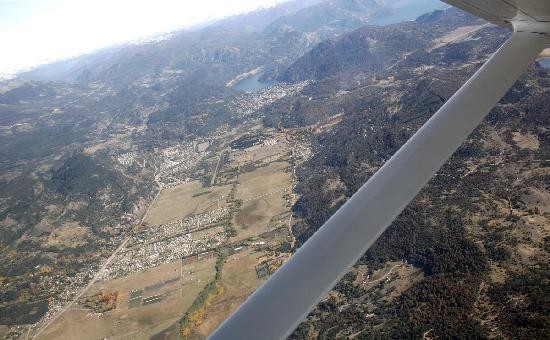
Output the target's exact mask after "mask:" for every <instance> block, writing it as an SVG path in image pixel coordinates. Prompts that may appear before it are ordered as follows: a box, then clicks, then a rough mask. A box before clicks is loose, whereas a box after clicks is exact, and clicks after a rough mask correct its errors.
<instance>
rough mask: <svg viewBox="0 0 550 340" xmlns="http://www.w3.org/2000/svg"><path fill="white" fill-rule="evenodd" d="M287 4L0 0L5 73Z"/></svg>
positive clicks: (0, 69)
mask: <svg viewBox="0 0 550 340" xmlns="http://www.w3.org/2000/svg"><path fill="white" fill-rule="evenodd" d="M282 1H283V0H231V1H228V0H199V1H191V0H0V50H2V52H1V53H0V74H1V73H6V72H11V71H13V70H17V69H22V68H26V67H30V66H34V65H37V64H39V63H43V62H44V61H46V60H49V61H52V60H56V59H59V58H66V57H70V56H74V55H78V54H81V53H85V52H89V51H91V50H94V49H97V48H101V47H105V46H109V45H113V44H117V43H122V42H125V41H129V40H133V39H138V38H141V37H144V36H150V35H154V34H158V33H163V32H167V31H171V30H175V29H177V28H182V27H185V26H191V25H194V24H197V23H200V22H203V21H205V20H208V19H214V18H220V17H224V16H229V15H234V14H238V13H243V12H246V11H250V10H253V9H255V8H258V7H260V6H270V5H273V4H275V3H280V2H282ZM2 13H3V14H2Z"/></svg>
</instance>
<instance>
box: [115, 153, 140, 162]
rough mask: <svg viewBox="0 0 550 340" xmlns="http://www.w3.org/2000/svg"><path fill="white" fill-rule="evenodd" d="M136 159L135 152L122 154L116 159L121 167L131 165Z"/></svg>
mask: <svg viewBox="0 0 550 340" xmlns="http://www.w3.org/2000/svg"><path fill="white" fill-rule="evenodd" d="M136 157H137V153H136V152H135V151H132V152H127V153H123V154H122V155H120V156H118V157H117V161H118V162H119V163H120V164H122V165H126V166H128V165H131V164H132V163H133V162H134V161H135V160H136Z"/></svg>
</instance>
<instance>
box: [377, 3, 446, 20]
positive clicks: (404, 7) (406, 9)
mask: <svg viewBox="0 0 550 340" xmlns="http://www.w3.org/2000/svg"><path fill="white" fill-rule="evenodd" d="M392 7H393V13H392V14H391V15H389V16H386V17H383V18H378V19H375V20H372V21H370V22H369V24H371V25H378V26H385V25H391V24H396V23H398V22H403V21H411V20H414V19H416V18H418V17H419V16H421V15H422V14H426V13H429V12H433V11H435V10H438V9H445V8H447V7H449V5H447V4H446V3H443V2H441V1H438V0H398V1H395V2H394V3H393V4H392Z"/></svg>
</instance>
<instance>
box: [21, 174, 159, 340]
mask: <svg viewBox="0 0 550 340" xmlns="http://www.w3.org/2000/svg"><path fill="white" fill-rule="evenodd" d="M155 167H156V165H155ZM157 175H158V168H157V169H155V175H154V178H155V182H156V184H157V185H158V187H159V190H158V192H157V194H156V195H155V198H153V200H152V201H151V204H149V206H148V207H147V210H146V211H145V213H144V214H143V216H142V217H141V220H140V222H139V225H141V224H143V221H144V220H145V218H146V217H147V214H149V210H151V207H152V206H153V204H154V203H155V201H156V200H157V197H158V196H159V194H160V193H161V191H162V185H161V184H160V182H159V181H158V178H157ZM128 241H130V237H126V238H125V239H124V240H123V241H122V243H121V244H120V245H119V246H118V248H117V249H116V250H115V251H114V252H113V253H112V254H111V256H109V258H107V260H105V262H103V264H102V265H101V267H100V268H99V270H98V271H97V272H96V274H95V275H94V277H93V278H92V280H91V281H90V282H88V284H87V285H86V286H85V287H84V288H82V289H81V290H80V292H79V293H78V294H77V295H76V296H75V297H74V298H73V299H72V300H71V301H70V302H69V303H68V304H66V305H65V307H63V308H62V309H60V310H59V311H58V312H57V313H55V315H54V316H53V317H52V318H51V319H50V320H48V322H46V324H45V325H44V326H42V327H40V329H39V330H38V332H36V334H34V335H33V336H32V339H34V338H36V337H38V336H39V335H40V334H41V333H42V332H43V331H44V330H45V329H46V328H48V327H49V326H50V325H51V324H52V323H53V322H54V321H55V320H57V319H58V318H59V316H61V315H62V314H63V313H65V312H66V311H67V310H68V309H69V308H71V306H72V305H73V304H74V303H75V302H76V301H78V299H80V297H81V296H82V295H84V293H86V292H87V291H88V290H89V289H90V288H91V287H92V286H93V285H94V283H96V281H97V280H98V279H99V278H100V277H101V275H102V274H103V273H104V272H105V269H106V268H107V267H108V266H109V265H110V264H111V262H113V260H114V259H115V257H116V256H117V255H118V253H120V251H121V250H122V249H124V247H125V246H126V243H128ZM29 333H30V328H29V332H28V333H27V339H28V338H29Z"/></svg>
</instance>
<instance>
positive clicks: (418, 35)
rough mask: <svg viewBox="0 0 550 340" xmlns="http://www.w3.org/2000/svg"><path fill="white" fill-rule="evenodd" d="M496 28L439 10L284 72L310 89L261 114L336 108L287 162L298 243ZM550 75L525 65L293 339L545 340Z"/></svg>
mask: <svg viewBox="0 0 550 340" xmlns="http://www.w3.org/2000/svg"><path fill="white" fill-rule="evenodd" d="M465 26H466V27H465ZM459 32H460V33H459ZM508 34H509V33H508V32H507V31H506V30H504V29H500V28H496V27H493V26H488V25H485V24H484V23H483V22H481V21H479V20H477V19H474V18H472V17H469V16H468V15H465V14H462V13H459V12H458V11H455V10H449V11H447V12H437V13H434V14H432V15H430V16H425V17H422V18H419V19H418V20H417V21H416V22H414V23H405V24H399V25H393V26H387V27H384V28H375V27H365V28H361V29H359V30H357V31H355V32H353V33H351V34H349V35H347V36H345V37H343V38H341V39H339V40H336V41H334V42H329V43H323V44H321V45H319V46H317V47H316V48H315V49H313V50H312V52H310V53H309V54H307V55H306V56H304V57H303V58H301V59H300V60H298V61H297V62H296V63H295V64H294V65H292V66H291V67H290V68H289V69H288V70H287V71H286V72H285V73H284V74H285V75H286V77H287V79H289V80H290V79H310V78H313V79H316V80H317V82H316V83H315V84H314V85H312V86H311V87H310V88H309V89H308V91H309V93H308V94H307V96H308V97H309V99H307V100H303V99H302V98H287V101H285V102H279V103H278V104H277V105H278V106H277V105H276V106H274V107H272V108H271V109H272V111H271V115H268V116H267V117H266V122H267V123H268V124H270V123H274V122H275V123H274V124H281V123H282V124H284V125H286V126H299V125H301V124H304V122H308V121H310V120H315V119H322V117H329V116H331V115H334V114H337V113H344V115H343V119H342V121H341V123H339V124H338V125H336V126H334V127H332V128H330V129H328V130H324V131H322V132H321V133H319V134H317V135H316V136H315V137H314V138H315V140H316V144H317V145H318V146H317V147H316V148H315V156H314V157H313V158H312V159H311V160H310V161H309V163H307V164H305V165H303V166H302V168H301V171H300V172H299V177H300V178H301V179H302V181H303V184H302V185H301V186H300V187H299V188H298V190H299V192H300V193H301V196H300V198H299V200H298V202H297V204H296V205H295V206H294V211H295V213H296V214H297V215H298V216H299V217H300V222H299V223H298V224H297V225H295V226H294V234H295V236H296V238H297V240H298V246H299V245H300V244H302V243H303V242H305V241H306V240H307V239H308V238H309V236H311V235H312V233H313V232H315V230H317V229H318V228H319V227H320V226H321V225H322V224H323V222H324V221H326V220H327V219H328V217H330V215H331V214H333V213H334V212H335V211H336V210H337V209H338V207H339V206H341V205H342V204H343V203H344V202H345V201H346V199H347V198H348V197H350V196H351V195H352V194H353V193H354V192H355V191H356V190H357V189H358V188H359V187H360V186H361V185H362V184H363V183H364V182H365V181H366V180H367V179H368V178H369V176H371V175H372V174H373V173H374V172H375V171H376V169H377V168H378V167H380V166H381V165H382V164H383V163H384V162H385V161H386V160H388V159H389V158H390V157H391V155H392V154H393V153H394V152H395V151H396V150H397V149H398V148H399V147H400V146H401V145H402V144H403V143H404V142H405V141H406V140H407V139H408V138H409V137H410V136H411V135H412V134H413V133H414V131H416V130H417V129H418V127H419V126H420V125H421V124H423V123H424V122H425V121H426V120H427V119H428V118H429V117H430V116H431V114H433V113H434V112H435V111H436V110H437V109H438V108H439V107H440V106H441V105H442V104H443V103H444V102H445V101H446V100H447V99H448V98H449V97H450V96H451V95H452V94H453V93H454V92H455V91H456V90H457V89H458V88H459V86H461V84H462V83H464V81H465V80H466V79H467V78H468V77H469V76H471V75H472V74H473V73H474V72H475V70H476V69H477V68H479V66H480V65H481V63H482V62H483V61H484V60H486V59H487V58H488V57H489V56H490V54H491V53H492V52H493V51H494V50H495V49H496V48H497V47H498V46H499V45H500V44H501V43H502V42H503V41H504V40H505V39H506V37H507V36H508ZM549 78H550V72H549V70H547V69H543V68H541V67H540V66H538V65H534V66H533V67H531V68H530V70H529V71H528V73H527V74H526V75H524V76H523V77H522V78H521V79H520V80H519V81H518V82H517V84H516V85H515V86H514V88H513V89H512V90H510V91H509V92H508V94H507V95H506V96H505V98H503V100H502V101H501V102H500V104H499V105H498V106H497V107H496V108H495V109H494V110H493V111H492V112H491V113H490V115H489V116H488V117H487V119H486V120H485V121H484V123H483V124H482V126H480V127H479V128H478V129H477V130H476V131H475V132H474V133H473V134H472V136H471V137H470V138H469V139H468V140H467V141H466V142H465V143H464V144H463V145H462V146H461V147H460V149H459V150H458V151H457V152H456V153H455V155H454V156H453V157H452V159H451V160H450V161H448V162H447V163H446V165H445V166H444V167H443V168H442V169H441V170H440V171H439V172H438V173H437V175H436V176H435V177H434V178H433V179H432V180H431V181H430V183H429V185H428V186H427V187H426V188H425V189H424V190H422V192H421V193H420V194H419V196H418V197H417V198H416V199H415V200H414V201H413V203H412V204H411V205H410V206H409V207H408V208H406V210H405V211H404V212H403V213H402V214H401V215H400V216H399V218H398V219H397V220H396V221H395V222H394V223H393V224H392V226H391V227H390V228H389V229H388V231H386V232H385V233H384V234H383V235H382V237H381V238H380V239H379V240H378V241H377V242H376V244H375V245H374V246H373V247H372V248H371V249H370V250H369V251H368V252H367V253H366V254H365V255H364V256H363V257H362V258H361V260H360V261H359V262H358V263H357V264H356V266H355V267H354V269H353V270H352V271H350V272H349V273H348V274H347V275H346V276H345V277H344V279H343V280H342V281H341V282H340V283H339V284H338V285H337V286H336V287H335V289H334V290H333V291H332V292H331V293H330V294H329V295H328V297H327V298H326V299H324V300H323V302H322V303H321V304H320V305H319V306H318V307H317V308H316V309H315V310H314V311H313V312H312V313H311V314H310V316H309V317H308V319H307V320H306V321H305V322H304V323H302V324H301V325H300V327H299V328H298V329H297V330H296V331H295V332H294V334H293V336H292V338H296V339H301V338H312V337H319V338H334V337H348V336H353V337H358V338H365V339H372V338H380V339H382V338H422V337H425V338H468V339H472V338H488V337H497V338H498V337H503V338H544V337H546V335H547V334H548V331H549V330H548V325H549V324H550V323H549V321H550V320H549V318H548V315H547V314H548V313H547V312H546V311H547V310H548V308H549V307H550V301H549V300H548V298H547V297H546V296H548V294H549V293H550V291H549V290H548V284H547V283H548V279H549V278H550V271H549V268H548V265H547V263H548V259H549V253H548V251H549V243H548V242H549V241H550V235H549V232H550V229H549V226H550V224H549V221H548V211H549V203H550V201H549V200H548V199H549V198H550V193H549V189H550V188H549V186H548V183H549V181H548V176H549V170H548V165H549V163H548V160H547V158H548V152H549V147H550V145H549V140H548V137H549V136H548V131H547V129H548V126H549V123H550V121H549V120H548V115H547V114H546V113H547V112H548V109H549V105H550V96H549V94H550V92H549V87H548V86H549V84H548V79H549ZM328 84H333V85H334V84H337V86H333V87H330V86H329V85H328ZM298 103H300V106H299V111H291V112H292V113H291V114H288V113H286V112H288V111H286V110H287V108H288V107H295V106H297V105H298ZM319 111H321V112H319ZM312 116H313V117H315V118H312ZM392 266H394V267H392ZM391 268H393V269H394V270H395V271H398V272H394V273H393V274H391V270H390V271H388V269H391ZM384 273H388V276H387V277H384V279H383V280H377V279H376V278H378V277H381V276H382V275H383V274H384ZM390 274H391V275H390ZM371 281H373V283H372V284H371V283H370V282H371ZM374 282H376V283H374Z"/></svg>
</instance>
